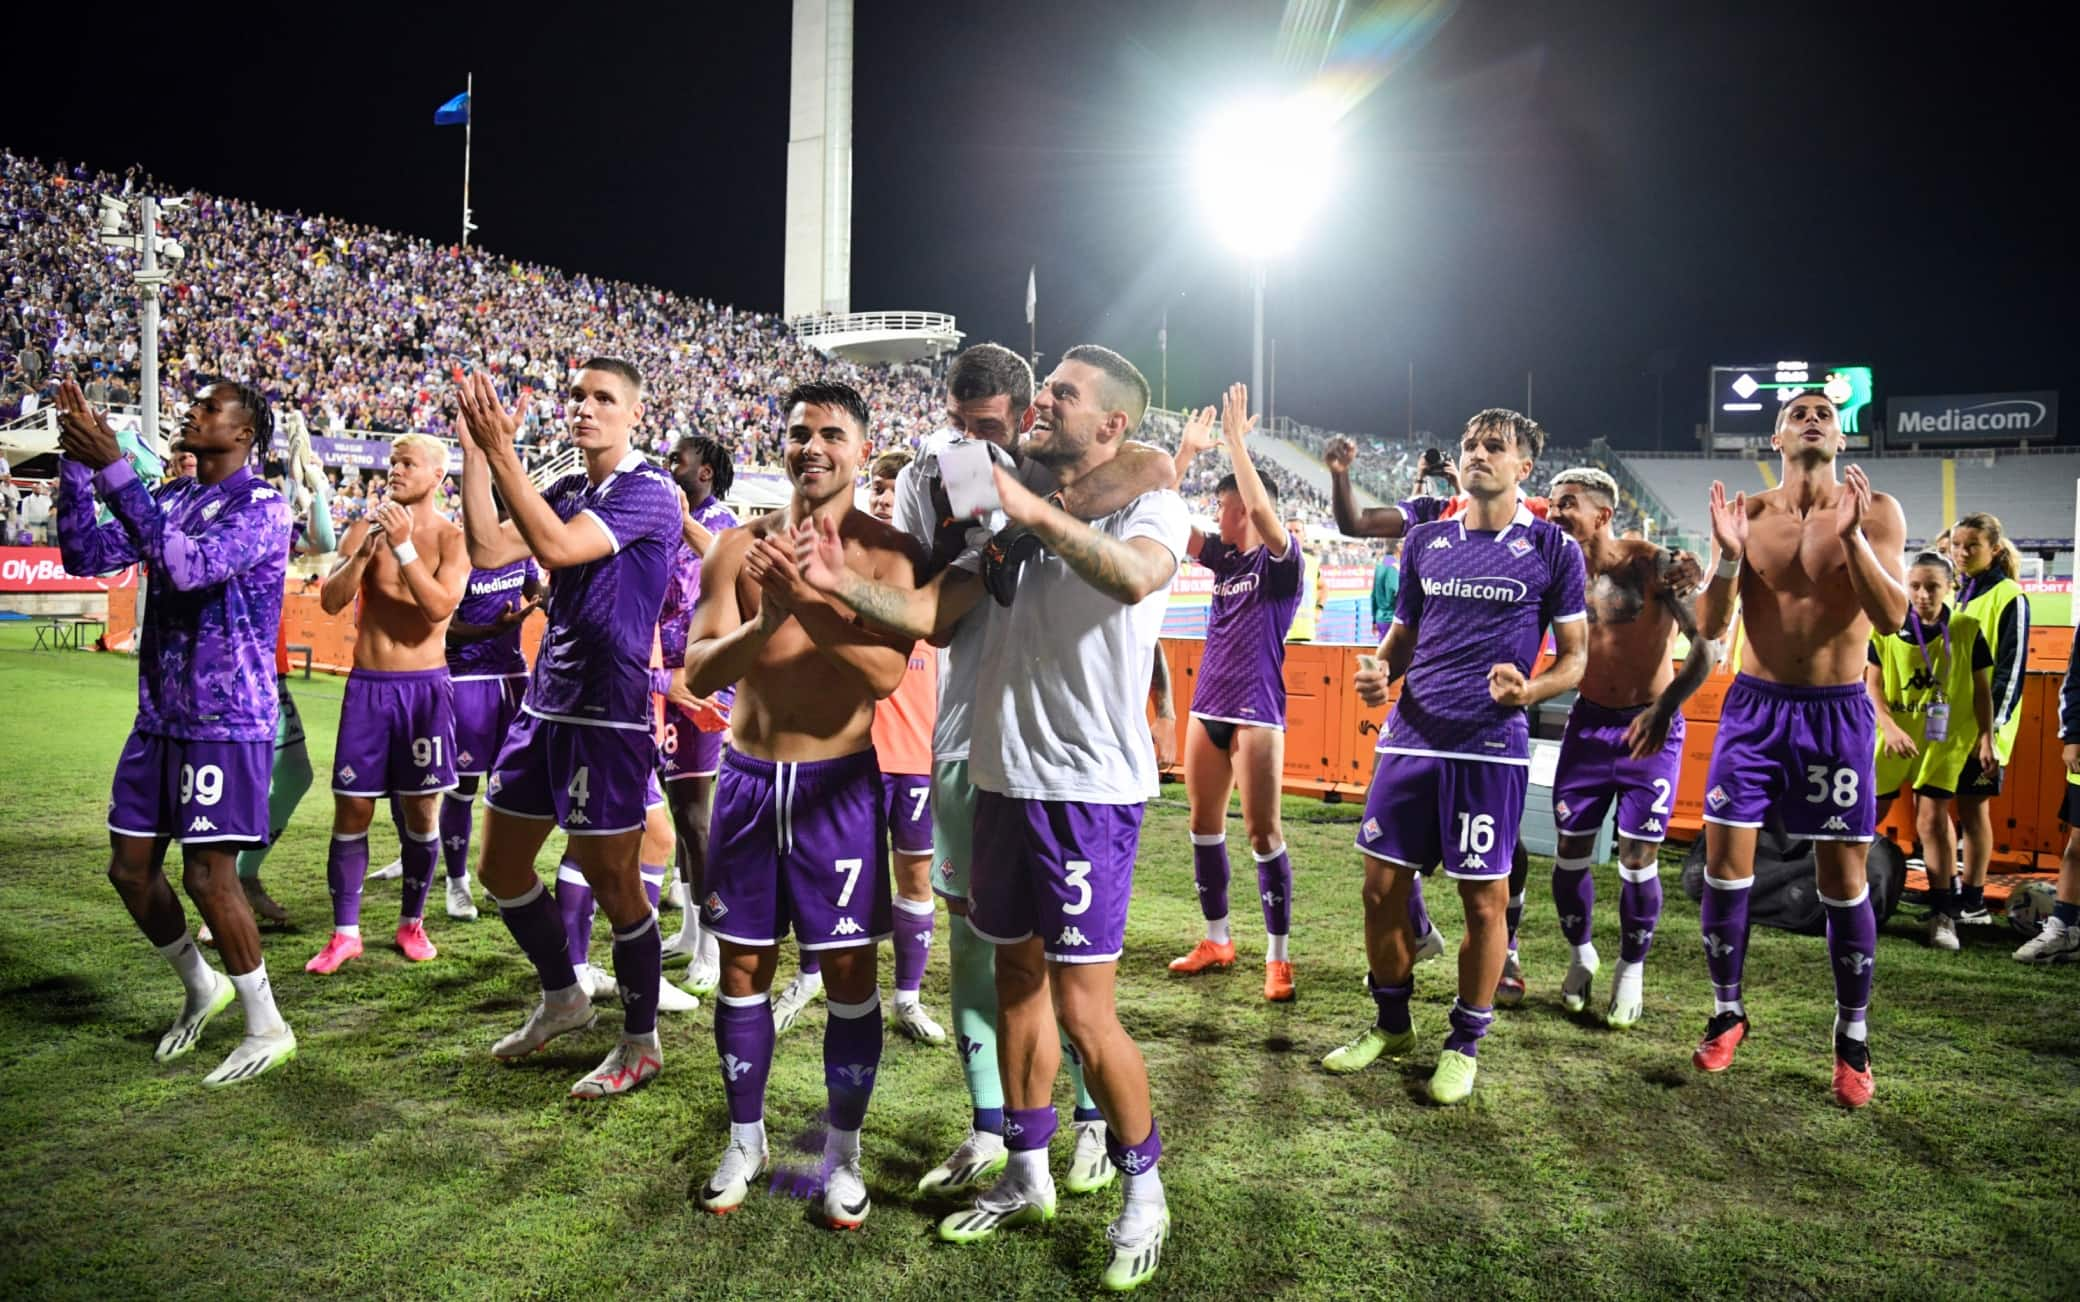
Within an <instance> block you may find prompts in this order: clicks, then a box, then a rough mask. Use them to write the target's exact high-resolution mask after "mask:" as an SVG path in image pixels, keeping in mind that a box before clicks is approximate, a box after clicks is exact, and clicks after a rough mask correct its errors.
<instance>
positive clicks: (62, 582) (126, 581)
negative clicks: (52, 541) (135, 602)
mask: <svg viewBox="0 0 2080 1302" xmlns="http://www.w3.org/2000/svg"><path fill="white" fill-rule="evenodd" d="M136 582H137V567H136V566H134V565H132V566H128V567H126V568H124V569H120V570H117V571H116V572H115V573H114V574H104V575H102V576H100V577H98V578H96V577H94V576H92V575H89V576H88V577H86V578H80V577H78V576H76V575H72V574H67V573H66V572H65V562H64V560H63V558H62V557H61V556H60V554H59V552H58V549H57V548H55V547H0V592H107V591H108V590H109V589H111V588H127V587H131V586H134V585H135V584H136Z"/></svg>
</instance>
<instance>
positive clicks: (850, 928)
mask: <svg viewBox="0 0 2080 1302" xmlns="http://www.w3.org/2000/svg"><path fill="white" fill-rule="evenodd" d="M865 930H866V928H865V927H862V926H860V925H859V924H858V923H857V922H854V921H853V920H852V919H851V918H840V919H838V925H837V926H835V927H832V928H831V934H832V935H833V936H857V935H859V934H860V933H861V932H863V931H865Z"/></svg>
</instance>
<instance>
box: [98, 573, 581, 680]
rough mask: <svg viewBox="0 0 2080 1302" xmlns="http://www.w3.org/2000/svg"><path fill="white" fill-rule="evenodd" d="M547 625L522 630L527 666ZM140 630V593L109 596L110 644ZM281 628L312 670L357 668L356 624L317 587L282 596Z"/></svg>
mask: <svg viewBox="0 0 2080 1302" xmlns="http://www.w3.org/2000/svg"><path fill="white" fill-rule="evenodd" d="M543 624H544V621H543V620H542V619H541V617H540V616H536V617H534V618H532V619H529V620H528V621H527V622H526V623H525V624H523V625H522V626H521V630H520V649H521V651H522V652H524V653H525V654H526V656H527V663H529V664H533V663H534V655H535V648H536V647H537V646H539V645H540V644H541V640H542V628H543ZM136 627H137V589H135V588H118V589H116V590H114V591H112V592H110V593H109V594H108V644H109V645H110V646H122V645H123V644H124V643H125V642H126V641H127V639H128V638H129V637H130V634H131V632H132V631H133V630H134V629H135V628H136ZM282 627H283V628H284V629H285V630H286V631H287V634H288V642H289V645H291V646H307V647H309V648H310V649H311V669H312V670H313V671H318V672H323V673H328V674H344V673H346V672H347V671H348V670H349V669H352V668H353V667H354V638H355V629H354V620H353V617H352V616H351V615H349V614H347V613H346V612H344V611H343V612H341V613H340V614H337V615H328V614H326V613H325V610H324V608H323V607H322V606H320V605H319V604H318V585H317V584H315V583H312V584H310V585H309V587H308V589H306V587H305V585H304V584H302V583H301V582H297V583H292V584H290V586H289V590H288V591H287V592H285V593H283V594H282Z"/></svg>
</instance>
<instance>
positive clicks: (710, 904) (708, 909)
mask: <svg viewBox="0 0 2080 1302" xmlns="http://www.w3.org/2000/svg"><path fill="white" fill-rule="evenodd" d="M701 912H702V913H705V914H707V915H708V921H710V922H720V921H722V920H723V919H724V918H726V917H728V916H729V905H727V904H724V903H723V902H722V897H721V896H720V895H717V894H716V893H715V892H713V891H709V892H708V898H707V899H705V900H702V901H701Z"/></svg>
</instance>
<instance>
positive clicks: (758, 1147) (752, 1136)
mask: <svg viewBox="0 0 2080 1302" xmlns="http://www.w3.org/2000/svg"><path fill="white" fill-rule="evenodd" d="M854 1133H855V1134H856V1133H858V1132H856V1131H855V1132H854ZM729 1142H730V1143H732V1144H735V1145H736V1146H737V1147H738V1148H741V1149H743V1150H744V1151H745V1152H747V1153H763V1152H765V1151H766V1123H765V1121H764V1119H762V1118H761V1119H760V1120H758V1121H732V1122H730V1123H729Z"/></svg>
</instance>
